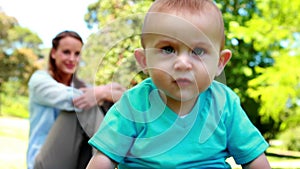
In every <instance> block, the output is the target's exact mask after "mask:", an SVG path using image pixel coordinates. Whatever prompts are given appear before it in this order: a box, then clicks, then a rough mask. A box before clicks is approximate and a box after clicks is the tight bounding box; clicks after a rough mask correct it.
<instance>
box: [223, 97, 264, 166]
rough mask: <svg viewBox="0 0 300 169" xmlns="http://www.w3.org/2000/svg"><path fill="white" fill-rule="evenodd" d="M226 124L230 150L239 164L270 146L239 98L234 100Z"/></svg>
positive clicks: (251, 158) (250, 159)
mask: <svg viewBox="0 0 300 169" xmlns="http://www.w3.org/2000/svg"><path fill="white" fill-rule="evenodd" d="M226 126H227V137H228V151H229V153H230V154H231V155H232V156H233V158H234V159H235V161H236V163H237V164H246V163H249V162H251V161H252V160H254V159H256V158H257V157H258V156H259V155H261V154H262V153H264V151H265V150H266V149H267V148H268V146H269V145H268V143H267V142H266V141H265V139H264V137H263V136H262V135H261V133H260V132H259V131H258V129H257V128H256V127H255V126H254V125H253V124H252V122H251V121H250V120H249V118H248V117H247V115H246V113H245V112H244V110H243V109H242V107H241V106H240V101H239V99H238V98H235V99H234V100H233V105H232V110H231V111H230V113H228V114H227V118H226Z"/></svg>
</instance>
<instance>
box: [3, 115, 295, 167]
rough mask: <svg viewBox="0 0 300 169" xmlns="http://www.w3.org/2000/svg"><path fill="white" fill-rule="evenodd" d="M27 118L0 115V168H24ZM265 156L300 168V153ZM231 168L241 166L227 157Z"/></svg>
mask: <svg viewBox="0 0 300 169" xmlns="http://www.w3.org/2000/svg"><path fill="white" fill-rule="evenodd" d="M28 129H29V122H28V119H21V118H13V117H3V116H2V117H1V116H0V145H1V147H0V168H1V169H2V168H3V169H26V150H27V144H28ZM267 158H268V160H269V161H270V163H271V167H272V168H273V169H297V168H299V169H300V153H299V152H285V153H283V152H282V151H281V150H278V149H276V148H273V147H270V148H269V149H268V151H267ZM229 162H230V164H231V165H232V166H233V168H237V169H238V168H241V167H240V166H238V165H236V164H235V163H234V160H233V159H229Z"/></svg>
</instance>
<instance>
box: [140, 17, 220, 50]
mask: <svg viewBox="0 0 300 169" xmlns="http://www.w3.org/2000/svg"><path fill="white" fill-rule="evenodd" d="M215 19H216V18H215V16H213V15H209V16H204V15H203V16H199V15H184V16H182V15H181V14H177V13H164V12H163V13H162V12H149V13H148V14H147V16H146V18H145V22H144V26H143V30H142V34H143V36H144V37H145V36H146V35H160V36H164V37H169V38H173V39H176V40H179V41H181V42H183V43H185V44H192V43H193V42H194V41H195V40H198V41H199V40H201V41H210V43H214V44H215V43H218V44H220V41H221V37H222V36H221V33H220V32H221V31H220V29H221V28H220V25H219V24H218V23H217V22H216V21H215Z"/></svg>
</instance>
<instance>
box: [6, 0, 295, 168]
mask: <svg viewBox="0 0 300 169" xmlns="http://www.w3.org/2000/svg"><path fill="white" fill-rule="evenodd" d="M62 1H64V0H62ZM22 2H23V3H26V1H22ZM88 2H90V3H87V2H86V1H83V0H82V2H80V1H76V3H77V4H79V5H80V4H82V5H81V8H80V9H79V8H78V9H77V8H75V6H73V4H72V3H73V2H72V1H69V3H66V4H65V5H64V6H63V7H61V8H59V7H60V4H59V3H56V4H55V5H56V6H53V7H52V8H51V10H49V11H48V14H47V15H46V14H45V15H42V14H40V16H39V20H40V21H41V22H39V21H36V24H40V25H43V24H46V25H47V26H45V27H33V26H32V27H31V26H28V27H27V26H24V25H26V24H23V23H26V21H25V20H24V19H23V20H22V22H19V20H18V17H19V18H21V17H20V16H13V15H9V14H8V12H6V11H5V8H4V7H3V6H1V1H0V145H1V147H0V168H3V169H7V168H18V169H20V168H26V164H25V157H26V156H25V153H26V148H27V147H26V146H27V137H28V116H29V113H28V88H27V82H28V80H29V77H30V75H31V74H32V73H33V72H34V71H35V70H37V69H45V68H46V66H47V65H46V64H45V63H46V61H47V59H48V52H49V48H50V47H51V46H50V45H51V40H52V38H53V37H54V36H55V35H56V34H57V33H59V32H60V31H62V30H63V29H72V30H75V31H77V32H78V33H79V34H81V35H82V37H83V38H84V41H85V45H84V49H83V53H82V62H81V64H80V66H81V68H80V70H79V72H78V74H79V77H81V78H82V79H84V80H85V81H87V82H89V83H90V84H92V85H97V84H106V83H108V82H111V81H117V82H119V83H122V84H123V85H125V86H127V87H128V88H130V87H132V86H133V85H135V84H136V83H138V82H140V81H141V80H142V79H144V78H145V75H144V74H143V73H142V72H141V71H140V70H139V68H138V67H137V65H136V63H135V60H134V57H133V51H134V49H135V48H138V47H140V42H139V35H140V31H141V24H142V19H143V17H144V14H145V12H146V10H147V9H148V8H149V6H150V4H151V3H152V2H153V0H142V1H141V0H98V1H88ZM215 2H216V4H217V5H218V6H219V7H220V9H221V11H222V13H223V16H224V22H225V31H226V32H225V33H226V48H228V49H230V50H232V52H233V57H232V59H231V61H230V62H229V64H228V66H227V67H226V68H225V72H224V73H223V75H222V77H221V81H222V82H224V83H226V84H227V85H228V86H229V87H231V88H232V89H233V90H234V91H235V92H236V93H237V94H238V95H239V96H240V98H241V104H242V107H243V108H244V109H245V111H246V112H247V114H248V116H249V117H250V119H251V121H252V122H253V123H254V125H255V126H256V127H257V128H258V129H259V130H260V131H261V133H262V134H263V136H264V137H265V138H266V140H267V141H268V142H269V143H270V145H271V147H270V148H269V149H268V150H267V152H266V154H267V155H268V159H269V160H270V162H271V165H272V168H300V153H299V151H300V66H299V65H300V16H299V11H300V1H298V0H291V1H282V0H215ZM40 3H41V2H40ZM83 4H86V5H83ZM29 5H30V6H32V7H31V8H28V9H27V8H26V9H24V10H28V11H30V10H38V9H39V8H33V7H35V4H29ZM61 5H62V4H61ZM74 5H75V2H74ZM53 8H54V9H53ZM55 8H57V9H58V10H57V11H56V10H55ZM73 8H75V9H76V10H75V13H77V12H79V10H80V11H81V12H82V11H83V12H82V16H78V15H67V18H69V19H70V22H69V20H63V22H64V23H65V22H66V23H67V24H66V25H65V26H63V27H59V24H56V23H55V22H58V21H59V16H58V17H57V19H56V20H55V19H54V20H50V15H52V14H51V13H49V12H58V11H61V12H62V13H61V15H64V14H67V13H68V10H71V9H73ZM15 10H18V8H16V9H15ZM40 12H43V11H40ZM44 12H47V11H44ZM11 13H13V12H11ZM77 14H78V13H77ZM32 17H33V16H30V15H28V16H27V20H31V19H34V17H33V18H32ZM48 17H49V18H48ZM71 18H72V20H76V21H79V22H83V23H84V24H83V25H81V24H74V25H72V26H70V24H72V21H71ZM42 21H46V22H45V23H42ZM33 29H34V30H33ZM41 29H42V30H43V32H48V35H49V36H50V38H49V37H46V36H45V35H44V34H42V33H41V32H42V31H41ZM51 31H52V33H50V32H51ZM53 31H55V32H53ZM217 80H220V79H217ZM236 167H238V166H236Z"/></svg>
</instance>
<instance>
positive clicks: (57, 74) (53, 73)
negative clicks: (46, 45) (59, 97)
mask: <svg viewBox="0 0 300 169" xmlns="http://www.w3.org/2000/svg"><path fill="white" fill-rule="evenodd" d="M66 37H72V38H75V39H77V40H79V41H80V42H81V44H82V45H83V41H82V38H81V37H80V35H79V34H78V33H76V32H74V31H69V30H66V31H63V32H60V33H59V34H57V35H56V36H55V38H53V39H52V48H51V50H50V52H49V62H48V71H49V73H50V75H51V76H52V77H53V78H54V79H55V80H56V81H58V82H62V77H61V75H60V72H59V71H58V69H57V67H56V64H55V59H53V58H52V57H51V53H52V50H53V49H57V48H58V47H59V42H60V40H61V39H63V38H66ZM73 80H74V83H75V85H76V86H78V87H83V86H85V85H83V84H81V83H83V82H82V81H80V80H79V79H78V78H77V77H76V75H75V74H74V76H73ZM78 83H79V84H78Z"/></svg>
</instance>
